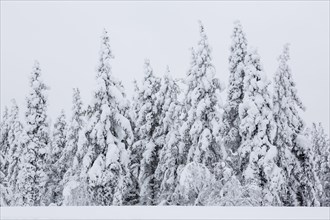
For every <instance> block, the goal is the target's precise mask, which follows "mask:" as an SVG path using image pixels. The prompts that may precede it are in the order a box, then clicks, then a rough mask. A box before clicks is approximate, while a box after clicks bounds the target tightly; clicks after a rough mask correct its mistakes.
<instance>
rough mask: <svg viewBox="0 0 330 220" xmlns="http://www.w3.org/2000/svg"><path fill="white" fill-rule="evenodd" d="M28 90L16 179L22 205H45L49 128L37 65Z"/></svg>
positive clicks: (45, 101)
mask: <svg viewBox="0 0 330 220" xmlns="http://www.w3.org/2000/svg"><path fill="white" fill-rule="evenodd" d="M30 87H31V90H30V92H29V95H28V96H27V111H26V113H25V118H26V133H27V143H26V147H25V148H24V150H23V158H22V160H23V164H22V167H21V169H20V172H19V175H18V181H19V183H18V188H19V191H20V192H21V194H22V196H23V199H22V205H30V206H31V205H35V206H39V205H45V202H44V199H45V198H44V195H45V185H46V182H47V173H46V172H47V150H48V147H49V146H48V145H49V142H50V140H49V125H48V119H47V112H46V111H47V105H48V101H47V95H46V91H47V89H48V88H47V86H46V85H45V84H44V82H43V81H42V80H41V70H40V67H39V63H38V62H35V65H34V67H33V71H32V73H31V76H30Z"/></svg>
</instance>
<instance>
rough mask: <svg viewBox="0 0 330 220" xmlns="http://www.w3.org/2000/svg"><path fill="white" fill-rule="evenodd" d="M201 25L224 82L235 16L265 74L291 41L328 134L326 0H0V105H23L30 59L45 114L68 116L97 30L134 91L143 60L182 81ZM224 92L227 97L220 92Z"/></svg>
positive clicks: (83, 85) (303, 86) (85, 83)
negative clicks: (43, 90)
mask: <svg viewBox="0 0 330 220" xmlns="http://www.w3.org/2000/svg"><path fill="white" fill-rule="evenodd" d="M198 20H201V21H202V22H203V24H204V26H205V29H206V33H207V35H208V38H209V43H210V45H211V47H212V48H213V51H212V57H213V62H214V65H215V66H216V70H217V77H219V78H220V79H221V80H222V81H223V82H224V83H225V84H226V85H227V84H228V75H229V73H228V56H229V46H230V43H231V39H230V36H231V34H232V29H233V22H234V21H235V20H240V21H241V22H242V25H243V28H244V31H245V33H246V35H247V38H248V42H249V46H254V47H257V48H258V51H259V53H260V55H261V59H262V62H263V65H264V68H265V71H266V73H267V75H268V76H269V78H270V79H272V78H273V74H274V73H275V71H276V68H277V57H278V55H279V54H280V52H281V50H282V46H283V44H284V43H286V42H289V43H291V67H292V71H293V76H294V79H295V81H296V83H297V89H298V94H299V96H300V97H301V99H302V101H303V102H304V104H305V106H306V107H307V110H306V112H305V113H303V115H304V118H305V119H306V122H307V123H311V122H312V121H316V122H319V121H320V122H322V123H323V124H324V126H325V127H326V129H327V131H328V132H329V1H320V2H315V1H311V2H306V1H303V2H298V1H292V2H289V1H281V2H275V1H264V2H257V1H254V2H239V1H234V2H224V1H219V2H214V1H209V2H197V1H193V2H188V1H187V2H185V1H180V2H175V1H170V2H164V1H162V2H148V1H142V2H138V1H124V2H105V1H99V2H94V1H82V2H72V1H71V2H70V1H67V2H65V1H63V2H62V1H46V2H38V1H33V2H24V1H14V2H8V1H5V2H4V1H1V111H2V110H3V108H4V106H5V105H9V104H10V100H11V99H12V98H15V99H16V100H17V102H18V104H19V105H20V106H21V111H25V96H26V94H27V93H28V91H29V88H28V77H29V74H30V72H31V69H32V66H33V63H34V60H38V61H39V62H40V65H41V68H42V74H43V78H44V81H45V83H46V84H48V85H49V86H50V87H51V90H50V91H49V114H50V116H51V118H52V120H54V119H55V117H56V116H57V115H58V114H59V112H60V110H61V109H62V108H63V109H65V111H66V112H67V114H68V115H70V109H71V98H72V88H73V87H79V88H80V90H81V93H82V96H83V100H84V102H85V104H86V103H87V102H89V101H90V99H91V95H92V91H93V87H94V85H95V80H94V79H95V67H96V65H97V60H98V52H99V48H100V36H101V33H102V29H103V28H106V29H107V30H108V31H109V34H110V40H111V45H112V49H113V53H114V55H115V60H113V74H114V75H115V76H116V77H117V78H119V79H121V80H122V81H123V83H124V85H125V87H126V90H127V93H128V94H129V95H131V94H132V90H133V88H132V87H133V86H132V85H133V84H132V80H133V79H134V78H135V79H137V80H141V79H142V76H143V62H144V59H145V58H149V59H150V61H151V65H152V66H153V69H154V72H155V74H156V75H159V76H161V75H163V73H164V72H165V68H166V65H169V67H170V69H171V73H172V75H174V76H175V77H184V76H185V74H186V71H187V69H188V68H189V59H190V51H189V48H191V47H192V46H195V45H196V43H197V41H198V39H199V35H198V22H197V21H198ZM224 96H225V94H224Z"/></svg>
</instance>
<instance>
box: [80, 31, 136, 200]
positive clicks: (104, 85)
mask: <svg viewBox="0 0 330 220" xmlns="http://www.w3.org/2000/svg"><path fill="white" fill-rule="evenodd" d="M112 58H113V54H112V51H111V48H110V43H109V36H108V34H107V31H105V30H104V33H103V36H102V42H101V52H100V58H99V66H98V69H97V76H96V78H97V83H98V87H97V89H96V91H95V93H94V98H93V103H92V105H91V109H90V110H91V112H90V113H89V114H90V116H89V117H90V120H89V121H88V123H87V125H86V126H87V128H86V131H87V132H86V135H87V138H86V139H85V140H86V141H87V143H83V144H84V145H86V146H87V148H86V150H87V151H86V154H85V155H84V158H83V161H82V168H81V172H82V175H83V176H84V177H85V178H86V181H87V188H88V191H89V193H90V196H91V199H92V204H94V205H121V204H123V202H124V199H125V196H126V191H127V183H128V179H129V172H128V171H129V170H128V153H127V148H128V147H129V145H130V144H131V143H132V142H133V138H134V137H133V132H132V130H131V125H130V122H129V120H128V119H127V116H126V114H127V110H128V108H129V103H128V101H127V100H126V95H125V93H124V91H123V87H122V84H121V83H120V82H119V81H117V80H116V79H115V78H114V77H113V75H112V73H111V65H110V61H111V59H112Z"/></svg>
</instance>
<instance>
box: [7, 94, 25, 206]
mask: <svg viewBox="0 0 330 220" xmlns="http://www.w3.org/2000/svg"><path fill="white" fill-rule="evenodd" d="M8 142H9V152H8V173H7V176H6V182H7V183H8V192H9V193H10V205H11V206H15V205H21V198H22V196H21V193H20V191H19V190H18V174H19V170H20V168H21V163H22V157H23V154H22V153H23V150H24V147H25V143H26V135H25V132H24V128H23V125H22V123H21V122H20V118H19V108H18V106H17V104H16V101H15V100H12V107H11V111H10V115H9V132H8Z"/></svg>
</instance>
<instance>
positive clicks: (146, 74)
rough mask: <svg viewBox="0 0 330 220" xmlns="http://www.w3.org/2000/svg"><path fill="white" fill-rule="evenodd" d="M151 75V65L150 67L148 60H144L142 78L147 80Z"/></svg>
mask: <svg viewBox="0 0 330 220" xmlns="http://www.w3.org/2000/svg"><path fill="white" fill-rule="evenodd" d="M152 75H153V70H152V68H151V65H150V60H149V59H145V60H144V77H145V78H148V77H150V76H152Z"/></svg>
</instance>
